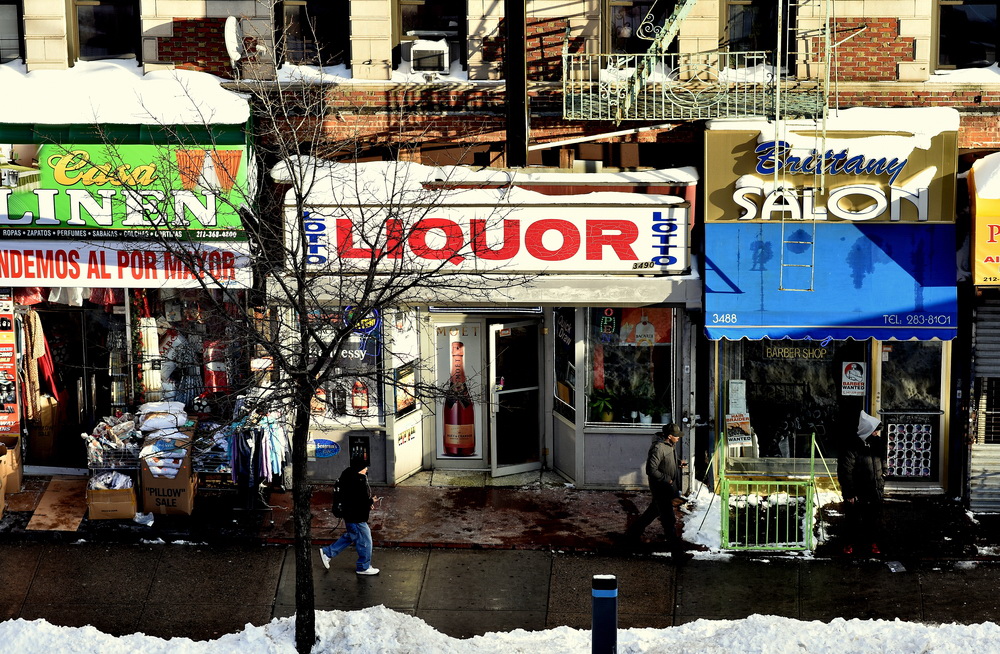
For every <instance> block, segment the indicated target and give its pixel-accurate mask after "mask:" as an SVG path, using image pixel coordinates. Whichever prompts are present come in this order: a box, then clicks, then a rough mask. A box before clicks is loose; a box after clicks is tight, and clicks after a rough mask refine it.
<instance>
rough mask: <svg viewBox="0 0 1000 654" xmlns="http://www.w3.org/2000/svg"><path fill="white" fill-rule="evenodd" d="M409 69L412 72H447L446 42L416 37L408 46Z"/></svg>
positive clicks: (448, 54)
mask: <svg viewBox="0 0 1000 654" xmlns="http://www.w3.org/2000/svg"><path fill="white" fill-rule="evenodd" d="M410 70H412V71H413V72H414V73H447V72H448V71H449V70H451V53H450V51H449V49H448V42H447V41H445V40H444V39H441V40H440V41H427V40H424V39H418V40H416V41H414V42H413V45H411V46H410Z"/></svg>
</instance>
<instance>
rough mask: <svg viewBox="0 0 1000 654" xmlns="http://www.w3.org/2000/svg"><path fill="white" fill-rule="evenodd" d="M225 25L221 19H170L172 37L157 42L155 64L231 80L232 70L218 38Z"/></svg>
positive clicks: (221, 39)
mask: <svg viewBox="0 0 1000 654" xmlns="http://www.w3.org/2000/svg"><path fill="white" fill-rule="evenodd" d="M225 22H226V19H225V18H174V24H173V32H174V35H173V36H170V37H160V38H159V39H157V54H158V55H159V61H161V62H164V63H172V64H174V65H175V66H177V68H182V69H184V70H199V71H203V72H206V73H212V74H213V75H218V76H219V77H227V78H231V77H232V76H233V68H232V65H231V63H230V61H229V54H228V53H227V52H226V44H225V40H224V39H223V36H222V29H223V25H224V24H225Z"/></svg>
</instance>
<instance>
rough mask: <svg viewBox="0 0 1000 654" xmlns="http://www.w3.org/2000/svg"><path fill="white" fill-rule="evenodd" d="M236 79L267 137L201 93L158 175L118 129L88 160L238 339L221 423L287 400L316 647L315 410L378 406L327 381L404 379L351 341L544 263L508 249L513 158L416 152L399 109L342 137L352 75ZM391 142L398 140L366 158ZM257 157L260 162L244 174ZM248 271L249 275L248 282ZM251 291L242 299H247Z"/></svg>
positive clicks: (488, 292)
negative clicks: (525, 261)
mask: <svg viewBox="0 0 1000 654" xmlns="http://www.w3.org/2000/svg"><path fill="white" fill-rule="evenodd" d="M237 88H238V90H239V91H240V92H241V93H244V94H246V96H247V97H248V99H249V102H250V106H251V111H252V121H251V125H252V127H253V131H254V139H253V143H252V148H247V149H246V153H247V157H246V158H245V159H240V157H241V155H242V154H243V151H244V150H243V148H242V147H238V146H233V145H227V144H225V143H223V142H222V141H221V140H219V134H218V130H216V129H213V127H214V126H216V125H217V122H218V118H217V117H216V116H213V114H212V111H211V109H210V108H208V107H205V105H204V104H203V103H200V102H199V99H198V97H197V95H196V94H193V93H192V94H191V96H190V97H188V98H187V100H189V101H190V102H192V103H193V104H194V105H196V106H199V107H201V111H202V112H203V113H202V117H203V120H202V124H200V125H190V126H186V127H179V126H176V125H162V126H160V131H159V136H158V137H157V138H158V139H159V140H158V143H157V145H158V146H159V151H160V156H159V160H158V162H157V164H156V170H157V175H156V176H155V179H150V178H143V177H140V176H136V175H133V174H130V169H129V165H128V164H127V163H126V157H125V156H124V154H123V146H121V145H119V144H118V143H117V142H116V139H115V138H114V135H113V134H104V137H103V139H102V140H103V141H104V144H103V152H102V155H101V156H100V157H91V158H90V159H88V160H87V161H85V162H78V163H80V166H81V167H83V168H85V169H87V170H92V171H104V172H105V173H107V175H108V176H109V177H110V179H112V181H113V182H114V183H115V184H116V185H117V186H120V187H121V188H122V189H123V191H124V192H127V193H131V194H132V197H133V200H132V203H131V205H130V206H125V205H121V206H119V207H117V208H116V209H115V211H116V215H117V218H116V220H126V219H127V220H129V221H131V224H132V225H133V226H136V225H138V226H141V227H142V230H141V231H142V233H143V234H144V236H143V238H144V245H143V246H142V247H146V246H147V245H148V244H153V245H151V246H149V249H150V250H151V251H154V252H155V255H154V256H155V257H158V258H159V259H158V261H159V264H157V265H161V266H162V265H163V263H164V261H167V260H169V262H170V264H169V266H168V267H169V268H170V269H171V271H172V273H170V274H182V275H184V276H185V278H186V279H187V280H188V281H189V285H190V286H192V287H195V288H198V289H200V290H201V291H202V292H203V295H204V297H205V298H206V299H205V304H206V305H205V306H204V307H203V309H204V311H205V312H206V314H210V315H211V318H206V319H205V320H204V321H203V323H202V326H201V328H200V329H199V330H198V333H197V334H194V333H192V334H191V336H192V337H195V336H197V337H201V338H202V339H204V338H205V337H206V334H209V335H210V336H211V337H212V338H214V339H218V340H219V341H221V342H223V343H225V344H227V345H229V346H231V347H232V351H233V352H239V353H240V356H239V357H232V358H233V361H234V363H233V364H232V365H235V366H238V367H239V370H234V371H233V375H232V379H231V380H230V383H229V384H228V387H227V389H226V392H224V393H222V392H220V393H218V394H216V396H214V397H213V398H212V400H213V402H214V404H215V409H216V411H215V413H216V414H217V416H216V417H217V418H218V419H219V420H220V422H222V423H223V427H227V426H231V425H232V423H234V422H237V421H240V420H245V419H247V417H248V416H250V417H253V416H254V415H280V416H281V418H280V419H281V422H282V424H284V425H285V427H286V429H287V432H288V434H289V436H290V441H291V492H292V496H293V506H294V509H293V513H294V518H293V519H294V529H295V545H294V547H295V565H296V574H295V605H296V637H295V638H296V648H297V651H299V652H303V653H304V652H309V651H311V649H312V647H313V645H314V644H315V642H316V628H315V615H314V608H315V603H314V593H313V590H314V589H313V578H312V548H311V543H312V534H311V518H312V516H311V512H310V506H311V502H310V499H311V494H312V488H311V485H310V483H309V480H308V479H307V470H306V468H307V461H308V451H307V444H308V441H309V430H310V424H311V421H312V419H313V418H315V417H316V414H317V413H321V414H323V419H324V420H329V421H333V422H337V421H344V422H345V423H348V424H357V422H358V421H359V420H360V421H361V422H365V421H373V422H377V421H378V420H379V415H378V410H377V409H374V410H371V412H370V413H371V415H368V416H359V415H357V413H356V412H355V413H354V415H350V414H351V413H352V411H351V410H350V409H349V408H345V407H344V406H343V402H342V399H341V398H340V397H338V395H337V394H336V393H332V392H329V389H331V388H335V387H337V386H340V385H342V384H344V383H345V382H346V381H347V380H348V379H350V380H352V381H356V380H358V379H359V377H360V379H362V380H363V383H364V384H365V385H366V387H367V388H371V389H392V388H395V387H399V386H400V381H399V380H398V378H397V376H395V375H394V374H393V371H392V370H391V369H388V366H386V367H381V366H376V367H372V368H370V369H367V370H363V371H354V372H352V373H350V374H347V373H345V372H344V371H343V369H342V366H341V365H340V364H339V358H340V356H341V353H342V352H343V351H344V350H345V347H346V346H347V344H348V342H349V340H350V339H351V338H353V337H355V336H356V335H357V334H358V333H370V332H371V330H370V329H369V327H371V325H372V324H373V323H374V319H375V317H376V316H378V315H379V314H380V313H381V312H384V311H387V310H393V311H396V310H399V311H402V310H406V309H407V308H409V307H413V306H415V305H417V304H422V305H426V304H428V303H429V302H433V301H435V300H437V301H439V302H452V303H454V302H456V301H466V302H470V303H495V302H502V300H503V297H504V294H505V292H506V291H509V290H511V289H512V288H514V287H516V286H520V285H523V284H526V283H528V282H529V281H530V280H529V278H528V277H526V276H523V275H513V274H509V273H508V271H505V270H504V269H503V261H504V257H502V256H497V255H496V252H497V251H498V250H499V249H500V248H501V247H502V245H503V243H504V242H505V239H507V240H508V241H509V235H507V234H506V233H505V231H504V229H505V228H504V227H503V225H502V222H503V217H504V215H505V213H506V211H507V210H508V209H509V208H510V207H512V206H513V205H512V204H511V198H510V197H509V191H510V188H509V181H510V179H511V176H510V175H508V174H506V173H499V179H500V180H506V183H507V184H508V185H507V186H504V184H499V183H497V182H496V181H495V180H489V181H488V182H486V183H483V182H481V181H471V180H473V179H474V180H479V179H481V177H475V178H469V177H467V176H466V175H467V172H468V171H464V170H463V169H459V168H430V167H426V166H421V165H418V164H413V163H409V162H407V161H406V160H407V159H413V158H415V154H414V153H413V152H408V151H407V148H408V147H414V146H416V145H417V144H419V143H420V141H421V140H424V139H426V138H429V136H428V135H426V134H424V133H423V131H424V130H425V129H427V127H426V126H424V124H423V123H422V122H421V121H411V120H409V117H408V116H406V115H403V114H398V115H393V116H385V118H386V120H385V123H384V124H385V125H386V127H385V131H384V132H383V133H382V134H380V135H379V136H378V137H376V138H372V136H371V134H370V133H369V134H366V135H364V136H362V135H360V134H349V135H347V136H343V135H342V136H341V137H339V138H332V137H331V131H330V130H329V129H328V126H327V124H326V123H327V121H331V120H337V118H336V115H335V114H333V113H332V111H331V110H330V106H331V97H332V96H334V95H336V94H338V93H342V92H344V90H343V87H341V86H338V85H337V84H326V83H323V81H322V80H319V81H316V80H288V81H278V82H275V81H266V80H261V79H257V78H255V77H245V78H241V79H239V80H238V85H237ZM341 106H343V105H342V104H341ZM365 109H366V108H365V107H360V106H359V107H356V108H355V110H356V111H357V112H359V113H361V112H363V111H364V110H365ZM472 129H474V127H473V128H472ZM192 144H194V145H195V146H197V147H194V146H192ZM389 149H391V150H392V151H393V152H395V153H397V154H396V155H395V156H393V157H389V158H387V160H383V161H380V162H377V163H375V162H371V161H370V160H371V159H372V158H375V154H376V153H379V152H384V151H387V150H389ZM227 152H229V153H231V154H229V155H226V154H224V153H227ZM232 153H236V154H232ZM67 154H69V153H68V152H67ZM363 160H369V161H368V162H365V163H362V161H363ZM243 170H249V174H248V175H246V176H245V177H244V175H243V174H242V172H241V171H243ZM456 187H461V190H456ZM154 189H155V191H154ZM470 206H475V207H477V208H475V209H472V208H469V207H470ZM85 213H86V212H84V214H85ZM126 213H127V214H128V215H127V216H126V215H125V214H126ZM85 218H86V215H85ZM137 247H138V246H137ZM234 253H235V254H234ZM227 257H228V258H227ZM247 270H249V271H250V272H251V273H252V275H250V276H249V277H251V279H250V280H249V286H248V287H246V288H244V286H246V284H244V283H243V282H244V281H245V280H244V278H245V277H248V276H247V275H246V274H245V273H246V271H247ZM164 274H168V273H164ZM237 294H243V295H244V296H245V299H241V300H240V301H239V302H234V298H235V297H236V295H237ZM236 306H240V310H238V311H236V310H234V307H236ZM382 347H383V351H384V352H385V355H384V356H383V357H382V359H383V360H387V359H390V358H391V356H392V348H393V347H394V346H393V343H392V342H391V340H388V341H385V342H383V343H382ZM183 356H184V357H186V358H184V359H182V360H181V361H178V362H174V363H179V364H180V365H182V366H183V365H190V364H191V360H190V353H189V352H188V353H187V354H184V355H183ZM146 363H147V364H148V363H149V362H148V361H147V362H146ZM162 364H163V361H160V366H161V367H162ZM415 365H416V366H417V367H419V368H422V369H423V370H424V371H425V372H424V374H417V375H416V376H415V378H414V380H413V382H412V384H411V383H409V382H408V383H407V384H406V387H405V388H401V389H400V391H405V392H407V393H411V394H412V395H413V396H414V397H415V398H416V401H417V402H420V403H422V404H423V405H424V406H425V407H427V408H429V409H430V410H433V409H434V407H435V405H436V403H437V401H438V400H439V399H441V398H443V397H444V396H445V395H446V394H447V393H448V392H449V391H448V389H447V388H444V387H442V386H439V385H438V384H437V383H436V381H435V377H434V376H433V375H432V374H431V371H432V369H433V365H432V363H430V362H420V361H417V362H416V363H415ZM150 367H151V366H149V365H147V366H146V369H147V371H148V370H149V368H150ZM140 390H141V389H140ZM146 390H147V393H146V394H145V396H142V397H141V399H151V398H157V397H161V396H162V389H159V391H158V392H159V393H161V395H157V394H156V392H148V391H149V390H150V389H146ZM138 396H139V394H137V397H138ZM234 407H238V408H241V409H242V411H240V410H236V411H234V410H233V408H234Z"/></svg>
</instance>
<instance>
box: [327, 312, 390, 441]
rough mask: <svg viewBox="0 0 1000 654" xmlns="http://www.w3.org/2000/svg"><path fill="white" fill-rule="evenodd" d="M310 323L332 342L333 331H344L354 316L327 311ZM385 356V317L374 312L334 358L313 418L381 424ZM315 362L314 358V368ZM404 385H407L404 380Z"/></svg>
mask: <svg viewBox="0 0 1000 654" xmlns="http://www.w3.org/2000/svg"><path fill="white" fill-rule="evenodd" d="M348 311H349V310H348ZM308 319H309V321H310V322H312V323H313V325H315V326H317V327H319V329H320V333H321V335H320V338H321V339H322V340H323V341H324V342H329V340H330V339H332V338H333V337H334V335H333V329H335V328H337V327H343V325H344V324H345V321H346V320H349V319H351V316H350V314H349V313H344V312H343V310H341V309H339V308H336V307H331V308H330V309H329V310H327V311H315V312H312V313H311V314H310V315H309V317H308ZM326 325H329V329H330V331H326V329H324V326H326ZM381 355H382V320H381V313H380V312H379V311H377V310H372V313H371V314H370V317H369V318H367V319H365V320H363V321H362V322H361V323H359V324H358V325H356V328H355V331H353V332H352V333H351V334H350V335H349V336H348V337H347V338H346V339H345V341H344V342H343V344H342V347H341V349H340V351H339V352H338V353H337V354H336V355H334V361H332V362H330V364H331V365H330V368H331V370H330V374H329V377H328V379H327V381H326V383H325V384H323V386H322V387H321V388H319V389H318V390H317V391H316V396H315V397H314V398H313V402H312V406H311V409H312V415H313V416H314V417H315V418H319V419H321V420H322V419H329V418H333V419H336V420H337V421H339V422H343V421H347V422H353V421H358V420H363V421H365V422H366V423H368V422H370V423H373V424H374V423H376V422H381V421H382V419H383V415H382V398H381V395H380V386H381V366H380V360H381ZM315 361H316V359H315V358H313V359H312V360H311V361H310V364H313V363H315ZM403 383H404V384H405V383H406V381H405V380H403ZM396 401H400V398H399V397H397V398H396Z"/></svg>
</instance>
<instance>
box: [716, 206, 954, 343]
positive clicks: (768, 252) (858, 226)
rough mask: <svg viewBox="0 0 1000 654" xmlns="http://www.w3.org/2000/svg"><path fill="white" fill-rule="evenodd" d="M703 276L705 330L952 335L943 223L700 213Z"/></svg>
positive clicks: (950, 230)
mask: <svg viewBox="0 0 1000 654" xmlns="http://www.w3.org/2000/svg"><path fill="white" fill-rule="evenodd" d="M814 249H815V260H813V250H814ZM783 250H784V256H782V251H783ZM704 283H705V331H706V333H707V335H708V337H709V338H710V339H713V340H718V339H722V338H726V339H739V338H750V339H760V338H771V339H781V338H789V339H795V340H806V339H813V340H821V341H822V340H826V339H828V338H829V339H835V340H842V339H847V338H854V339H859V340H864V339H868V338H875V339H877V340H889V339H900V340H909V339H913V338H916V339H920V340H930V339H935V338H936V339H941V340H950V339H953V338H955V336H956V335H957V327H958V297H957V292H956V288H955V226H954V225H952V224H926V223H924V224H905V225H902V224H886V223H879V224H872V223H869V224H864V223H846V222H844V223H841V222H837V223H817V224H816V225H815V229H814V227H813V224H812V223H806V222H786V223H785V224H784V231H783V230H782V223H781V222H779V221H776V222H767V223H761V222H756V223H709V224H707V225H706V226H705V282H704ZM782 287H784V288H785V289H810V288H811V289H812V290H782Z"/></svg>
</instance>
